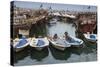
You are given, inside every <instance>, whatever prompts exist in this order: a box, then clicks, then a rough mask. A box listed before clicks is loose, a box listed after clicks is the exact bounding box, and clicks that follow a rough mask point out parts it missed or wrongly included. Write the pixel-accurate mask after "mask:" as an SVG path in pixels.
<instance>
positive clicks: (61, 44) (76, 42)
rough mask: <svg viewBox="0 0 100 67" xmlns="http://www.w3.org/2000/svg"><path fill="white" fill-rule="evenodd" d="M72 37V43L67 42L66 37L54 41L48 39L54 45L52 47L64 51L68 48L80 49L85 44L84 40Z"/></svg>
mask: <svg viewBox="0 0 100 67" xmlns="http://www.w3.org/2000/svg"><path fill="white" fill-rule="evenodd" d="M70 37H71V39H72V40H71V41H68V40H65V38H64V37H60V38H57V39H56V40H54V39H53V38H48V40H49V41H50V42H51V43H52V46H54V47H55V48H56V49H58V50H61V51H64V50H65V49H66V48H68V47H71V46H74V47H79V46H80V45H82V44H83V40H81V39H78V38H75V37H72V36H70Z"/></svg>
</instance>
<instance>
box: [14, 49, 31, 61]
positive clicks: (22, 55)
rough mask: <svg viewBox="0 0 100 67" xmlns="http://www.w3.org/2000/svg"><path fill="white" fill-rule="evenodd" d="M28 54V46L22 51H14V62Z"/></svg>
mask: <svg viewBox="0 0 100 67" xmlns="http://www.w3.org/2000/svg"><path fill="white" fill-rule="evenodd" d="M27 56H29V51H28V47H26V48H25V49H24V50H23V51H20V52H17V53H16V52H14V63H18V61H20V60H23V59H24V58H25V57H27Z"/></svg>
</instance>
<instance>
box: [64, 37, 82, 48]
mask: <svg viewBox="0 0 100 67" xmlns="http://www.w3.org/2000/svg"><path fill="white" fill-rule="evenodd" d="M70 38H71V41H67V40H65V41H66V44H70V45H71V46H74V47H79V46H81V45H82V44H83V40H81V39H79V38H76V37H73V36H70Z"/></svg>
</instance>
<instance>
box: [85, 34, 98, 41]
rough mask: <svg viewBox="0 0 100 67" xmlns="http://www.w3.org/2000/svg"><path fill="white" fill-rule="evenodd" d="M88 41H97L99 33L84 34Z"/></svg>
mask: <svg viewBox="0 0 100 67" xmlns="http://www.w3.org/2000/svg"><path fill="white" fill-rule="evenodd" d="M84 36H85V38H86V39H87V41H90V42H94V43H95V42H96V41H97V34H84Z"/></svg>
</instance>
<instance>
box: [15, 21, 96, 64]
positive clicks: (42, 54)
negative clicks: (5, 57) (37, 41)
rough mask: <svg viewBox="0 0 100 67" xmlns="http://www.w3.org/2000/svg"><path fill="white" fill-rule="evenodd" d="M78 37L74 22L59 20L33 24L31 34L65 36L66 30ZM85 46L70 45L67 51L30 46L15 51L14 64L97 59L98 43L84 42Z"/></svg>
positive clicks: (50, 47)
mask: <svg viewBox="0 0 100 67" xmlns="http://www.w3.org/2000/svg"><path fill="white" fill-rule="evenodd" d="M50 22H52V21H50ZM66 31H67V32H68V33H69V35H71V36H74V37H76V34H75V31H76V28H75V26H73V23H70V22H67V21H66V22H65V21H57V22H56V23H54V24H43V25H42V24H40V25H38V26H36V25H33V26H32V28H31V30H30V36H33V35H35V36H39V35H43V36H53V35H54V34H56V33H57V34H58V36H63V35H64V32H66ZM83 45H84V47H80V48H77V47H69V48H67V49H66V50H65V51H60V50H57V49H55V48H54V47H53V46H51V44H50V46H49V47H48V48H46V49H44V50H43V51H37V50H35V49H34V48H31V47H30V46H28V47H26V48H25V49H24V50H23V51H21V52H18V53H14V65H15V66H20V65H22V66H24V65H40V64H57V63H73V62H88V61H96V60H97V47H96V45H97V44H92V45H91V44H90V43H88V42H84V43H83Z"/></svg>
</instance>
